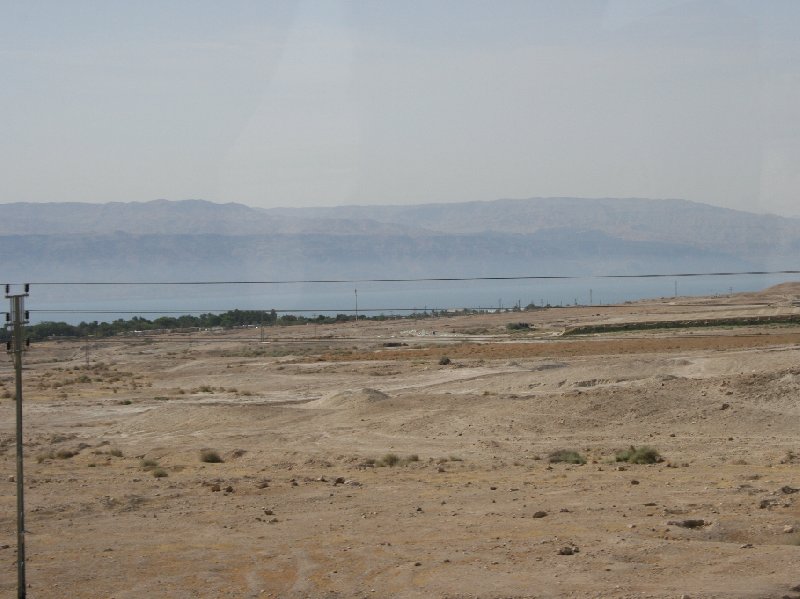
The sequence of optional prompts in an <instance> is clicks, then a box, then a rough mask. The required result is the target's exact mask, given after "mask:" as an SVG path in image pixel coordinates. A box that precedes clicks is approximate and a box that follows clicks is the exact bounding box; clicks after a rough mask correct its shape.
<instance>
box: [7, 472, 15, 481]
mask: <svg viewBox="0 0 800 599" xmlns="http://www.w3.org/2000/svg"><path fill="white" fill-rule="evenodd" d="M15 480H16V479H15V478H14V475H13V474H12V475H11V476H9V477H8V482H10V483H13V482H14V481H15Z"/></svg>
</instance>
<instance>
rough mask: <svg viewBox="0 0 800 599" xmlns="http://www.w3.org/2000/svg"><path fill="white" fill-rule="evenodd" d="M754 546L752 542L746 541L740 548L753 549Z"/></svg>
mask: <svg viewBox="0 0 800 599" xmlns="http://www.w3.org/2000/svg"><path fill="white" fill-rule="evenodd" d="M752 548H753V544H752V543H745V544H744V545H739V549H752Z"/></svg>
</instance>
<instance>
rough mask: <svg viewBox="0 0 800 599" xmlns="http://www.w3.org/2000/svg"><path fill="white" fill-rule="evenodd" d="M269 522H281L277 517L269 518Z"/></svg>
mask: <svg viewBox="0 0 800 599" xmlns="http://www.w3.org/2000/svg"><path fill="white" fill-rule="evenodd" d="M268 522H269V523H270V524H275V523H276V522H279V520H278V519H277V518H270V519H269V520H268Z"/></svg>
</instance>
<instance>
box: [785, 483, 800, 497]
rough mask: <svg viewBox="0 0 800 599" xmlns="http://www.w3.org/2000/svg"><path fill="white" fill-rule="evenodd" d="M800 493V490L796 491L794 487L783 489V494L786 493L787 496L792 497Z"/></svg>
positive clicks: (787, 486)
mask: <svg viewBox="0 0 800 599" xmlns="http://www.w3.org/2000/svg"><path fill="white" fill-rule="evenodd" d="M798 491H800V489H795V488H794V487H790V486H789V485H786V486H784V487H781V493H784V494H786V495H791V494H792V493H797V492H798Z"/></svg>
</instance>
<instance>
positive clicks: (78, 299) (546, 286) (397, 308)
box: [26, 275, 800, 324]
mask: <svg viewBox="0 0 800 599" xmlns="http://www.w3.org/2000/svg"><path fill="white" fill-rule="evenodd" d="M798 279H800V277H798V276H797V275H733V276H702V277H699V276H698V277H680V278H645V279H604V278H591V277H587V278H580V279H542V280H539V279H534V280H515V281H440V282H430V281H426V282H414V283H357V284H352V283H349V284H346V283H335V284H280V285H265V284H260V285H228V286H223V285H221V286H216V285H215V286H208V285H201V286H181V285H175V286H154V285H150V286H148V285H132V286H113V287H105V286H97V287H93V286H80V287H72V286H64V287H59V286H52V287H51V286H39V287H37V286H36V285H33V286H32V287H31V292H30V297H29V298H28V299H27V304H26V307H27V308H28V309H29V310H30V311H31V322H32V323H34V324H35V323H36V322H42V321H46V320H54V321H64V322H68V323H71V324H77V323H79V322H81V321H86V322H92V321H95V320H97V321H112V320H115V319H117V318H124V319H128V318H131V317H133V316H136V315H139V316H143V317H145V318H148V319H151V320H152V319H153V318H157V317H158V316H161V315H175V314H176V313H177V314H200V313H204V312H224V311H227V310H233V309H237V308H238V309H242V310H271V309H275V310H277V311H279V312H283V313H293V312H294V313H301V311H307V312H302V313H307V314H310V315H315V314H336V313H337V312H344V311H349V312H353V311H354V310H355V309H356V301H357V302H358V309H359V312H360V313H369V314H376V313H384V314H387V315H388V314H403V313H407V312H408V311H411V310H416V311H423V310H432V309H436V310H443V309H461V308H476V309H491V310H493V309H497V308H510V307H513V306H515V305H517V304H519V305H521V306H522V307H523V308H524V307H525V306H526V305H528V304H535V305H537V306H541V305H548V304H549V305H551V306H568V305H575V304H579V305H589V304H594V305H602V304H619V303H623V302H626V301H635V300H640V299H647V298H673V297H674V296H676V295H677V296H678V297H680V296H701V295H712V296H714V295H716V296H726V295H729V294H731V293H737V292H743V291H758V290H761V289H764V288H766V287H769V286H772V285H776V284H778V283H783V282H787V281H796V280H798Z"/></svg>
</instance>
